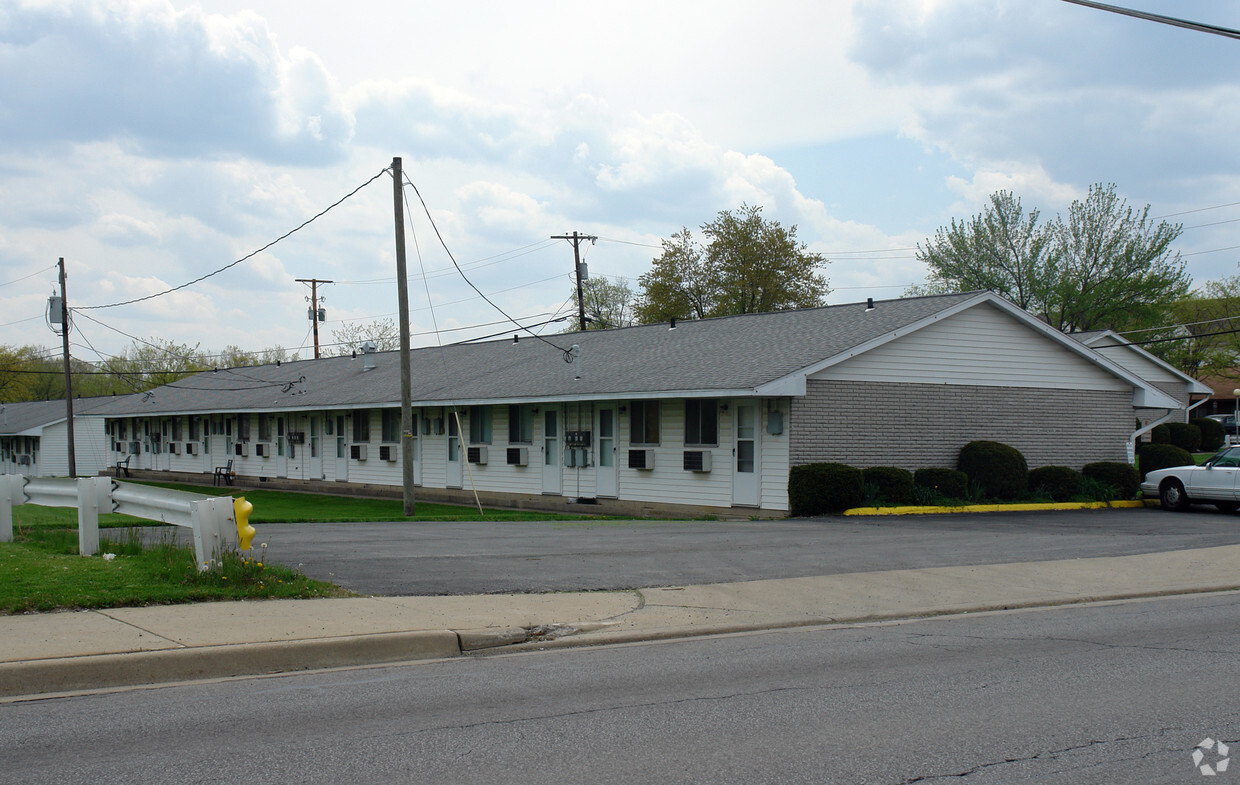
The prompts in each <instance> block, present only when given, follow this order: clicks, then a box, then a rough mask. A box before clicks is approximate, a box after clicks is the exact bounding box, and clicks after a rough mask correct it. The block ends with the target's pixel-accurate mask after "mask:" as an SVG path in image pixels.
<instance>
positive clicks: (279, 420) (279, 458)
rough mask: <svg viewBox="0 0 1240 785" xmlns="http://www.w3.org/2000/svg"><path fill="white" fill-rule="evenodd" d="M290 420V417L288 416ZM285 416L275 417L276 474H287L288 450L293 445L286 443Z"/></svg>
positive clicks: (290, 449) (282, 475) (285, 475)
mask: <svg viewBox="0 0 1240 785" xmlns="http://www.w3.org/2000/svg"><path fill="white" fill-rule="evenodd" d="M288 420H289V422H292V418H291V417H290V418H288ZM284 424H285V418H284V417H276V476H277V477H287V476H288V459H289V452H290V451H292V449H293V445H291V444H289V443H288V432H287V431H286V430H285V428H284Z"/></svg>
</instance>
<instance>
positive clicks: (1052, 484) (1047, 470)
mask: <svg viewBox="0 0 1240 785" xmlns="http://www.w3.org/2000/svg"><path fill="white" fill-rule="evenodd" d="M1029 487H1030V488H1031V489H1032V490H1034V491H1039V490H1040V491H1042V492H1043V493H1045V494H1046V495H1047V496H1049V497H1051V499H1053V500H1055V501H1057V502H1066V501H1068V500H1069V499H1071V498H1072V497H1073V496H1076V495H1077V494H1079V493H1080V492H1081V473H1080V472H1078V471H1077V470H1076V469H1072V468H1070V467H1067V466H1042V467H1039V468H1037V469H1033V470H1031V471H1030V472H1029Z"/></svg>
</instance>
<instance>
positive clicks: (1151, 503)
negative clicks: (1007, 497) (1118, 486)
mask: <svg viewBox="0 0 1240 785" xmlns="http://www.w3.org/2000/svg"><path fill="white" fill-rule="evenodd" d="M1157 506H1158V501H1157V500H1155V499H1137V500H1134V501H1122V502H1047V503H1045V504H966V505H962V506H960V507H854V508H852V509H851V510H845V511H844V514H845V515H933V514H935V513H949V512H1040V511H1042V510H1104V509H1107V508H1131V507H1157Z"/></svg>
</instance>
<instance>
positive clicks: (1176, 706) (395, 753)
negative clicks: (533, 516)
mask: <svg viewBox="0 0 1240 785" xmlns="http://www.w3.org/2000/svg"><path fill="white" fill-rule="evenodd" d="M1238 661H1240V596H1237V595H1235V594H1230V595H1219V596H1197V597H1191V598H1177V599H1171V600H1161V601H1157V602H1134V603H1127V604H1122V605H1110V606H1093V607H1076V608H1058V609H1046V610H1040V611H1025V612H1018V613H1006V614H994V615H989V614H988V615H980V616H962V617H955V618H941V619H934V620H923V621H914V622H905V623H901V624H887V625H870V626H860V627H853V628H842V629H814V630H806V629H802V630H796V631H780V632H772V633H763V634H751V635H745V636H732V637H723V638H715V639H696V640H688V641H677V642H665V643H658V644H641V645H629V646H614V647H605V648H595V649H577V650H557V651H553V652H536V653H531V654H524V655H512V654H510V655H501V656H488V657H473V658H467V659H464V660H452V661H440V662H433V663H425V664H421V665H413V666H406V667H397V668H374V669H359V670H342V671H335V672H324V673H318V674H307V675H297V676H281V677H273V678H265V679H247V680H240V681H230V682H223V683H217V684H201V683H200V684H194V685H188V686H178V687H169V688H160V689H146V690H134V691H128V692H119V693H114V694H103V695H94V696H79V697H75V698H59V699H44V700H39V701H31V702H26V703H16V704H8V705H0V749H3V750H5V754H4V755H3V756H0V781H3V782H21V783H25V784H26V785H44V784H47V785H53V784H54V785H74V784H76V783H90V785H111V784H112V783H118V784H119V783H124V784H125V785H128V784H129V783H134V782H141V783H150V784H151V785H158V784H159V783H215V784H217V785H233V784H235V785H242V784H243V783H256V782H259V783H286V784H288V785H296V784H297V783H331V782H348V783H350V785H369V784H370V783H376V784H378V783H382V785H389V783H407V782H418V783H430V784H432V785H434V784H437V783H452V785H469V784H470V783H487V784H488V785H495V784H496V783H547V785H580V783H599V784H609V783H626V784H627V783H633V784H634V785H647V784H648V783H653V782H658V783H669V784H671V785H679V784H680V783H704V784H709V785H731V783H746V785H748V783H781V785H784V784H786V785H797V784H798V783H807V784H811V783H812V785H830V784H831V783H842V784H844V785H857V784H858V783H870V784H878V785H897V783H898V784H901V785H907V783H912V782H918V783H923V785H937V784H939V783H943V784H944V785H945V784H946V783H959V782H962V781H967V782H969V783H976V784H977V785H991V784H994V785H1012V784H1013V783H1032V782H1037V783H1042V784H1043V785H1048V784H1049V785H1091V784H1092V783H1098V784H1099V785H1101V784H1102V783H1105V784H1106V785H1111V784H1112V783H1119V782H1124V783H1193V782H1213V781H1215V780H1217V781H1218V782H1226V781H1227V779H1226V778H1227V777H1235V776H1236V774H1235V772H1234V771H1228V772H1226V773H1225V775H1224V776H1217V777H1211V778H1209V779H1203V777H1202V776H1201V774H1200V773H1199V772H1198V771H1197V770H1196V769H1195V768H1194V765H1193V761H1192V757H1191V755H1192V751H1193V748H1194V747H1195V746H1196V745H1197V744H1198V743H1200V742H1201V741H1203V740H1204V739H1206V738H1207V737H1209V738H1211V739H1222V740H1224V741H1225V742H1227V743H1228V744H1229V745H1233V746H1232V749H1233V750H1235V749H1238V748H1237V747H1235V746H1234V745H1235V744H1236V743H1237V741H1238V740H1240V712H1238V711H1237V704H1236V690H1235V688H1234V686H1233V685H1234V682H1235V678H1236V667H1237V665H1236V663H1237V662H1238ZM1217 761H1218V757H1217V755H1214V754H1213V750H1212V751H1211V754H1210V755H1207V756H1205V757H1204V758H1203V762H1204V763H1207V764H1213V763H1216V762H1217Z"/></svg>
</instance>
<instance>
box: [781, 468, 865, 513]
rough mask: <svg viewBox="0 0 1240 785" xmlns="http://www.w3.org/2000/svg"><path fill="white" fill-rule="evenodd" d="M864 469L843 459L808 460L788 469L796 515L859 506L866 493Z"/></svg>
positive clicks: (792, 507)
mask: <svg viewBox="0 0 1240 785" xmlns="http://www.w3.org/2000/svg"><path fill="white" fill-rule="evenodd" d="M862 489H863V485H862V479H861V470H860V469H856V468H853V467H852V466H847V465H845V464H842V463H807V464H804V465H802V466H794V467H792V470H791V471H790V472H789V473H788V505H789V507H790V508H791V510H790V512H791V513H792V515H824V514H827V513H833V512H843V511H844V510H847V509H849V508H850V507H858V506H860V505H861V500H862V498H863V497H864V493H863V490H862Z"/></svg>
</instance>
